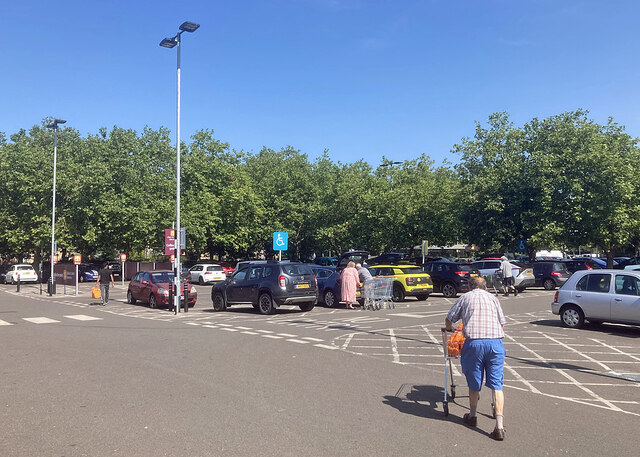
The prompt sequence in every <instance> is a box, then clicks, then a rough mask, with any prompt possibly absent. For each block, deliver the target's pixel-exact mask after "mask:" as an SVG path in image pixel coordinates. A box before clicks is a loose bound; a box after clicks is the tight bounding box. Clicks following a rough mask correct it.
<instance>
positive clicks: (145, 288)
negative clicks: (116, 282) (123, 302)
mask: <svg viewBox="0 0 640 457" xmlns="http://www.w3.org/2000/svg"><path fill="white" fill-rule="evenodd" d="M139 290H140V291H139V293H138V294H139V295H138V297H136V299H137V300H140V301H141V302H144V303H149V296H150V295H151V277H150V276H149V273H142V278H141V281H140V289H139Z"/></svg>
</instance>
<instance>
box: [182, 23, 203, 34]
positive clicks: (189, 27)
mask: <svg viewBox="0 0 640 457" xmlns="http://www.w3.org/2000/svg"><path fill="white" fill-rule="evenodd" d="M198 27H200V24H196V23H195V22H189V21H185V22H183V23H182V24H180V30H182V31H183V32H195V31H196V30H198Z"/></svg>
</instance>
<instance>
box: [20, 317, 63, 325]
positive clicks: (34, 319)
mask: <svg viewBox="0 0 640 457" xmlns="http://www.w3.org/2000/svg"><path fill="white" fill-rule="evenodd" d="M22 320H25V321H27V322H31V323H32V324H55V323H57V322H60V321H57V320H55V319H49V318H48V317H23V318H22Z"/></svg>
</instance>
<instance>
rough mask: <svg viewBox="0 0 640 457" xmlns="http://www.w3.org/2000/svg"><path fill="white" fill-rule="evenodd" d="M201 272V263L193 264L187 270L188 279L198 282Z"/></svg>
mask: <svg viewBox="0 0 640 457" xmlns="http://www.w3.org/2000/svg"><path fill="white" fill-rule="evenodd" d="M201 274H202V265H194V266H193V267H191V270H189V279H191V282H198V280H199V279H200V275H201Z"/></svg>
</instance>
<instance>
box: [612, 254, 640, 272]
mask: <svg viewBox="0 0 640 457" xmlns="http://www.w3.org/2000/svg"><path fill="white" fill-rule="evenodd" d="M633 265H638V266H640V257H631V258H630V259H626V260H623V261H621V262H618V263H617V264H615V265H614V266H613V268H615V269H616V270H624V269H625V267H629V266H633Z"/></svg>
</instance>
